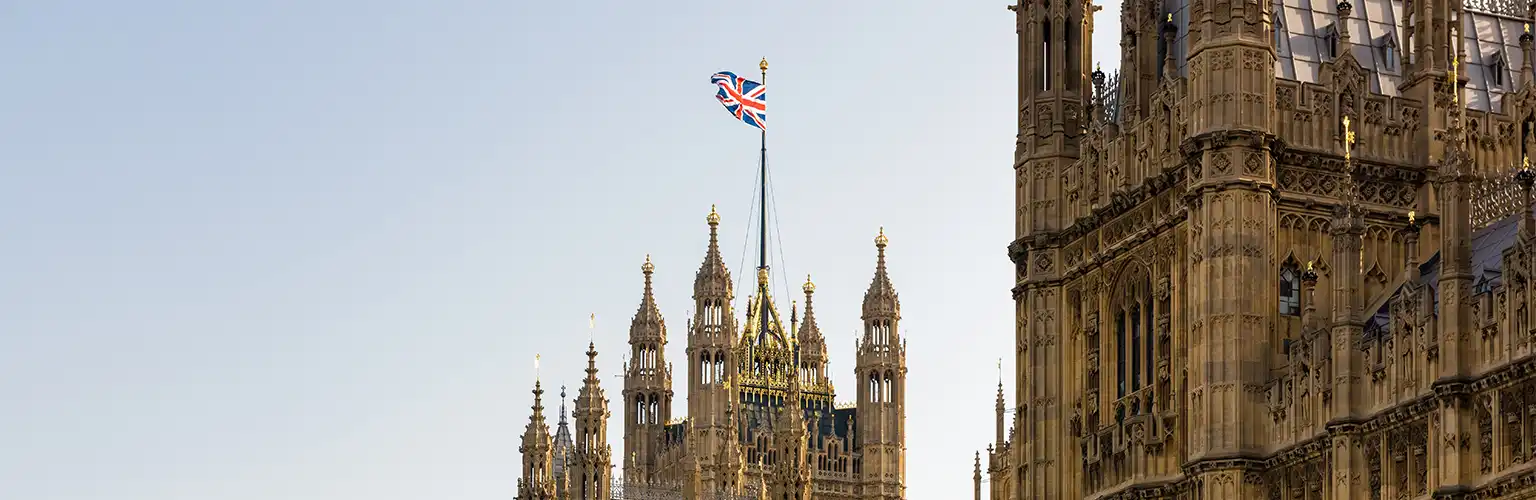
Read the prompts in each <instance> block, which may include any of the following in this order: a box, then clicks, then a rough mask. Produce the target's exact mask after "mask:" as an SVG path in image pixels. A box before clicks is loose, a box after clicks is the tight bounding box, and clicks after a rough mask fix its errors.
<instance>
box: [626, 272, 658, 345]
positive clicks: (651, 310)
mask: <svg viewBox="0 0 1536 500" xmlns="http://www.w3.org/2000/svg"><path fill="white" fill-rule="evenodd" d="M640 272H642V273H645V293H644V295H641V296H640V309H639V310H638V311H635V318H634V320H632V321H631V323H630V327H629V329H630V338H632V339H633V338H635V337H636V335H637V334H645V333H650V334H656V335H662V334H664V333H665V332H664V331H662V330H657V329H656V328H657V327H660V326H661V325H662V318H661V309H660V308H658V307H656V296H655V295H654V294H653V293H652V291H651V274H653V273H655V272H656V265H654V264H651V256H650V255H646V256H645V264H642V265H641V266H640ZM641 330H647V331H641Z"/></svg>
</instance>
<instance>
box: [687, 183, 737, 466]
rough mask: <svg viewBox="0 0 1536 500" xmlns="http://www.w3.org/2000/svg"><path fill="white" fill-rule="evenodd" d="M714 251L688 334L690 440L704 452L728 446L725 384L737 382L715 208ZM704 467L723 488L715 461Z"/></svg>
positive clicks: (699, 284)
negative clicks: (717, 474)
mask: <svg viewBox="0 0 1536 500" xmlns="http://www.w3.org/2000/svg"><path fill="white" fill-rule="evenodd" d="M706 221H707V222H708V223H709V247H708V249H707V250H706V251H705V253H704V262H703V263H702V264H701V265H700V266H699V272H698V274H697V275H695V277H694V281H693V301H694V316H693V320H692V321H691V322H690V324H689V329H688V349H687V351H686V352H687V358H688V418H689V421H690V422H691V423H692V428H693V429H694V431H695V432H693V433H692V435H691V436H690V439H698V440H700V442H699V443H698V448H699V449H700V450H720V449H721V448H722V447H723V446H726V443H722V442H720V436H721V435H723V434H725V432H726V429H727V427H728V425H729V422H728V420H727V419H726V416H725V413H726V406H727V405H728V404H730V403H731V401H730V397H729V396H730V394H732V393H731V392H730V391H729V390H728V389H727V385H726V382H727V381H729V380H732V379H733V377H734V376H735V367H736V362H735V357H734V354H733V350H732V348H733V347H734V346H735V341H736V320H735V316H734V315H735V312H734V311H733V310H732V308H731V301H732V300H733V299H734V298H735V292H734V291H733V289H732V283H731V271H730V270H729V269H727V268H726V267H725V259H724V258H722V257H721V255H720V214H719V213H718V212H716V211H715V209H714V207H710V209H709V217H708V218H707V219H706ZM699 459H700V460H706V463H705V464H703V469H704V474H705V477H704V478H703V481H704V483H705V484H719V483H720V481H719V480H717V478H716V477H715V476H714V475H713V471H714V470H715V469H716V468H715V467H713V464H711V463H709V462H708V461H712V460H713V457H712V456H710V455H708V454H705V455H701V456H700V457H699Z"/></svg>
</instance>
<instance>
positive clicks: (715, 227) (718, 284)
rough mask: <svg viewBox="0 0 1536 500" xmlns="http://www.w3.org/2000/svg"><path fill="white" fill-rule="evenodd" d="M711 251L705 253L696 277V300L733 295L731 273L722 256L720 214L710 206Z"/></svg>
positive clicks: (694, 289) (694, 285)
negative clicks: (707, 296)
mask: <svg viewBox="0 0 1536 500" xmlns="http://www.w3.org/2000/svg"><path fill="white" fill-rule="evenodd" d="M706 220H707V221H709V249H708V250H707V251H706V252H705V253H704V263H702V264H700V265H699V272H698V274H697V275H696V276H695V277H694V282H693V294H694V297H695V298H698V297H699V296H703V295H725V296H727V297H729V296H730V294H731V272H730V270H728V269H726V267H725V258H723V257H721V256H720V213H719V212H716V211H715V206H714V205H710V206H709V217H708V218H707V219H706Z"/></svg>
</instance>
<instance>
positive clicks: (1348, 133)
mask: <svg viewBox="0 0 1536 500" xmlns="http://www.w3.org/2000/svg"><path fill="white" fill-rule="evenodd" d="M1354 143H1355V132H1354V131H1353V130H1350V129H1349V117H1348V116H1346V117H1344V161H1346V162H1348V161H1349V147H1350V146H1351V145H1353V144H1354ZM1345 168H1348V165H1345Z"/></svg>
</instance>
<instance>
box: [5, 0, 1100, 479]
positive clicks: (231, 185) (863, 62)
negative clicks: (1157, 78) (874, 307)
mask: <svg viewBox="0 0 1536 500" xmlns="http://www.w3.org/2000/svg"><path fill="white" fill-rule="evenodd" d="M1004 3H1005V2H1003V1H973V2H953V1H937V0H930V1H924V2H917V1H899V0H886V1H879V2H875V1H862V0H861V1H853V0H847V1H836V2H820V1H777V2H767V3H760V4H752V5H745V4H743V5H736V4H720V3H708V2H697V1H665V2H615V1H570V2H568V1H544V2H534V1H527V0H514V1H511V2H507V1H504V0H503V1H451V0H450V1H434V2H425V1H419V2H361V1H315V0H305V1H293V0H289V1H272V2H209V1H191V0H187V1H179V2H178V1H147V0H140V1H123V2H70V1H55V2H19V1H18V2H9V3H8V4H6V5H4V6H3V7H0V61H4V62H5V64H4V66H5V72H4V73H5V76H4V78H0V171H3V175H0V234H4V235H5V237H4V241H5V242H4V244H0V304H3V307H0V498H16V499H28V500H44V499H112V500H176V499H187V500H207V499H211V498H217V499H220V500H242V499H253V500H255V499H261V500H269V499H272V498H295V499H299V498H304V499H308V498H313V499H338V498H369V499H374V500H397V499H398V500H406V499H411V500H414V499H421V498H444V499H450V498H451V499H484V500H492V499H509V498H511V497H512V496H513V495H514V493H515V491H514V490H515V488H514V484H515V480H516V478H517V469H518V466H519V456H518V452H517V446H518V436H519V435H520V434H521V432H522V430H523V426H524V425H525V424H526V422H527V418H528V413H529V404H530V402H531V401H530V398H531V396H530V394H529V389H530V388H531V386H532V382H533V377H534V374H533V369H532V358H533V356H534V353H542V354H543V357H544V363H543V364H544V375H543V378H544V380H546V383H547V384H548V385H549V386H551V388H552V389H553V390H558V388H557V386H558V385H559V384H561V383H568V384H572V385H573V386H574V385H576V384H578V383H579V380H580V378H581V376H582V372H581V369H582V368H583V367H584V364H585V357H584V355H583V354H582V353H583V351H584V350H585V348H586V344H587V341H588V336H589V332H588V329H587V318H588V314H589V313H592V312H596V313H597V329H596V341H597V343H598V349H599V351H601V353H602V354H601V356H600V357H599V360H600V368H601V369H602V371H603V383H604V387H605V389H607V391H608V395H609V397H610V398H614V399H616V398H617V397H618V392H619V390H620V389H621V380H620V379H619V378H617V377H614V375H615V374H617V373H618V367H619V366H620V362H621V355H622V353H623V352H624V351H625V350H626V347H627V346H625V345H624V344H623V342H624V338H625V337H624V336H625V330H626V329H627V327H628V324H629V318H630V316H631V315H632V314H633V313H634V311H635V308H636V306H637V304H638V302H639V300H640V290H641V279H640V278H641V275H640V271H639V268H640V264H641V263H642V261H643V260H644V257H645V255H646V254H647V253H649V254H651V255H652V257H653V259H654V260H655V264H656V266H657V277H656V287H657V293H658V296H659V297H658V300H659V302H660V304H661V307H662V311H663V313H664V314H665V315H666V318H667V320H668V322H669V326H670V327H671V332H672V339H673V342H672V344H671V345H670V346H669V349H668V352H667V354H668V356H669V357H670V358H671V359H674V360H675V359H677V358H679V357H680V356H681V352H682V349H683V347H684V346H685V344H686V340H685V338H684V325H685V323H686V317H687V315H688V313H689V309H690V303H691V299H690V295H691V291H692V288H691V285H692V279H693V273H694V271H695V270H696V269H697V268H698V266H699V263H700V260H701V259H702V257H703V254H704V248H705V243H706V234H707V227H706V225H705V223H704V219H705V215H706V214H707V213H708V211H709V207H710V204H712V203H713V204H718V205H719V210H720V213H721V214H722V216H723V217H724V221H725V222H724V224H723V232H724V233H725V238H724V251H725V254H726V256H727V260H728V261H729V262H730V264H731V266H732V271H733V273H735V274H736V275H738V276H741V275H742V274H743V273H748V274H749V273H750V270H749V269H747V268H745V267H743V266H742V265H741V264H740V263H741V262H742V257H743V255H744V252H743V250H744V245H743V244H744V243H746V242H747V240H746V238H745V237H746V235H747V232H748V226H747V222H748V220H747V219H748V217H747V214H748V213H749V210H750V204H751V199H750V194H751V190H752V182H753V177H754V175H755V173H754V166H755V161H756V156H757V140H758V139H757V135H756V134H755V133H754V131H753V130H752V129H750V128H749V127H747V126H746V125H743V124H741V123H737V122H733V121H732V120H731V118H730V117H728V116H727V115H726V113H725V112H724V111H723V110H722V109H721V107H720V105H719V104H718V103H716V102H715V101H714V98H713V93H714V89H713V88H711V87H710V84H709V80H708V77H709V75H710V74H711V73H713V72H715V71H718V70H733V71H737V72H741V73H745V74H752V73H755V69H754V66H755V64H756V62H757V60H758V59H759V58H760V57H764V56H766V57H767V58H768V59H769V61H770V62H771V64H772V69H771V72H770V74H769V85H770V90H771V92H770V94H771V100H770V103H771V107H770V118H769V123H770V125H771V131H772V134H771V135H770V137H769V142H770V144H769V148H770V151H769V153H770V163H771V164H772V166H773V179H772V182H773V184H774V186H775V190H776V200H777V201H778V206H777V209H776V211H777V224H778V225H777V228H778V233H779V234H780V235H781V236H782V238H783V239H782V245H781V246H780V248H781V249H782V255H783V262H784V265H783V266H780V267H776V268H775V273H776V278H775V282H776V283H780V282H785V281H787V282H788V283H789V284H790V285H792V286H794V285H798V283H799V282H800V280H802V279H803V278H804V277H805V275H806V274H807V273H809V274H812V275H813V276H814V277H815V278H816V281H817V284H818V287H819V288H818V294H817V296H818V299H817V308H816V310H817V314H818V318H819V322H820V324H821V326H822V328H823V330H824V331H825V332H827V333H828V335H829V336H830V337H831V339H830V350H831V357H832V371H833V373H834V380H835V381H836V382H837V383H839V384H840V386H841V387H842V388H843V392H844V393H845V394H850V393H851V390H852V388H853V386H852V384H851V378H852V376H851V373H852V366H853V340H852V336H853V331H854V330H855V329H857V328H858V326H859V319H858V314H859V303H860V300H861V297H862V294H863V291H864V290H865V289H866V288H867V287H868V284H869V279H870V276H871V274H872V272H873V268H874V246H873V243H872V239H873V238H874V236H875V232H876V229H877V228H878V227H880V226H882V225H883V226H884V227H885V229H886V233H887V234H888V235H889V236H890V238H891V247H890V266H891V273H892V277H893V279H894V281H895V283H896V287H897V289H898V291H899V292H900V293H901V298H902V305H903V314H904V320H903V330H904V331H905V333H906V335H907V339H908V341H909V345H910V349H911V351H910V359H909V360H908V363H909V368H910V373H909V377H910V379H909V383H908V384H909V385H908V391H909V393H910V394H909V402H908V406H907V412H908V414H907V425H908V440H909V442H908V460H909V463H910V466H909V469H908V471H909V476H908V481H909V490H908V493H909V494H908V496H909V497H910V498H914V499H933V498H956V497H959V496H961V495H967V496H968V495H969V494H970V476H971V457H972V453H973V452H974V451H975V450H977V449H978V448H981V447H984V446H985V445H986V443H988V442H989V441H990V440H991V438H992V426H991V422H992V399H993V394H994V391H995V389H996V382H997V370H996V367H995V364H994V360H995V359H997V358H998V357H999V356H1003V357H1005V358H1009V359H1007V360H1005V364H1004V368H1005V369H1006V370H1008V371H1009V372H1010V373H1011V372H1012V363H1011V356H1009V355H1008V354H1007V353H1009V352H1011V346H1012V344H1013V342H1012V331H1013V313H1012V300H1011V299H1010V298H1009V294H1008V288H1009V286H1010V285H1011V279H1012V278H1011V268H1010V265H1009V263H1008V261H1007V258H1006V256H1005V252H1004V248H1005V246H1006V244H1007V243H1008V241H1009V239H1010V237H1011V232H1012V229H1011V228H1012V222H1011V220H1012V217H1011V213H1012V211H1013V195H1012V189H1011V187H1010V186H1011V184H1012V178H1013V177H1012V175H1013V174H1012V171H1011V168H1010V165H1009V162H1010V157H1011V154H1012V151H1013V136H1014V120H1015V115H1016V112H1015V111H1014V108H1015V104H1016V103H1015V95H1016V92H1015V90H1014V88H1015V74H1016V73H1015V62H1014V61H1015V51H1016V42H1015V41H1014V40H1015V38H1014V36H1015V35H1014V33H1013V20H1012V16H1011V15H1010V13H1009V12H1008V11H1006V10H1004V9H1003V7H1004ZM1117 9H1118V5H1108V6H1106V9H1105V11H1104V12H1102V13H1101V15H1100V17H1099V33H1098V35H1097V37H1096V38H1097V39H1098V46H1099V53H1100V54H1104V53H1105V52H1104V51H1105V50H1113V48H1114V47H1115V43H1116V42H1115V40H1114V38H1115V37H1114V35H1113V34H1114V33H1115V32H1116V29H1115V28H1114V27H1115V26H1118V20H1117V18H1116V17H1115V16H1114V15H1115V14H1116V12H1115V11H1116V10H1117ZM1100 59H1108V60H1109V61H1108V62H1111V63H1112V62H1113V60H1114V59H1115V58H1113V57H1109V58H1105V57H1100ZM1106 69H1108V68H1106ZM746 255H747V258H746V260H747V261H748V262H750V259H751V257H750V254H746ZM746 267H750V264H748V265H747V266H746ZM777 276H787V280H782V281H781V280H780V279H779V278H778V277H777ZM749 279H750V278H749ZM796 290H797V288H796ZM743 295H745V294H744V293H743ZM797 295H799V293H798V292H795V293H793V294H787V293H785V292H784V291H782V287H781V291H780V297H781V299H780V301H781V303H783V302H787V301H788V299H789V298H790V297H791V296H797ZM682 370H683V367H682V365H681V364H680V363H679V364H678V366H677V371H678V376H679V378H681V377H682ZM552 392H553V391H552ZM680 392H681V390H680ZM1009 397H1010V399H1012V395H1011V394H1010V395H1009ZM840 399H845V400H846V399H852V397H851V396H848V395H845V396H843V397H840ZM546 404H547V405H548V406H550V413H551V416H553V413H554V411H555V407H556V406H557V405H558V401H555V398H554V397H553V395H551V397H550V398H549V399H548V400H546ZM676 411H677V413H678V415H681V414H682V412H683V406H682V401H681V398H679V401H678V405H677V410H676ZM619 415H620V413H619V412H618V411H617V408H615V417H614V419H613V420H612V431H611V434H610V435H611V436H613V441H612V445H613V446H614V447H615V450H616V451H617V450H621V449H622V445H623V443H622V441H621V439H620V438H619V436H620V435H621V434H620V432H619V429H620V426H621V425H622V422H621V418H620V417H619Z"/></svg>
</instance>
